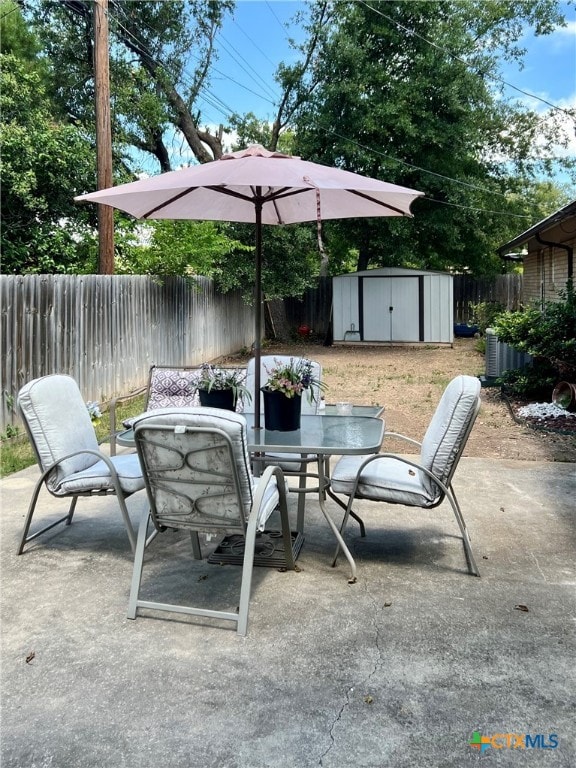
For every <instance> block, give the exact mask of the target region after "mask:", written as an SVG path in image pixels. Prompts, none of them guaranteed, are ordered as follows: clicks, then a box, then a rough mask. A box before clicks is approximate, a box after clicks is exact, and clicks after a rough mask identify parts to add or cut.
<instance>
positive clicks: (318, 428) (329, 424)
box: [244, 406, 385, 583]
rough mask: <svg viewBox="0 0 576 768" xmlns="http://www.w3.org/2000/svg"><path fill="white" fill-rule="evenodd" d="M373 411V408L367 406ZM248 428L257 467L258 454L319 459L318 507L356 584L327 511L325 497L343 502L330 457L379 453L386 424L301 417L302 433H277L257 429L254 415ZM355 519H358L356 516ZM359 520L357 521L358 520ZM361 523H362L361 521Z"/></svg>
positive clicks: (372, 420) (356, 418)
mask: <svg viewBox="0 0 576 768" xmlns="http://www.w3.org/2000/svg"><path fill="white" fill-rule="evenodd" d="M365 407H366V408H372V406H365ZM374 409H375V413H381V412H382V408H378V407H377V406H374ZM244 415H245V417H246V421H247V425H248V450H249V451H250V453H252V454H253V455H254V460H255V463H257V461H258V454H260V453H261V454H267V453H282V454H287V453H288V454H289V453H294V454H295V455H296V456H298V455H306V454H312V455H316V456H317V457H318V503H319V505H320V510H321V512H322V514H323V515H324V517H325V519H326V522H327V523H328V525H329V526H330V528H331V530H332V532H333V534H334V536H335V537H336V540H337V541H338V543H339V545H340V548H341V550H342V552H343V553H344V555H345V556H346V559H347V560H348V563H349V564H350V569H351V576H350V579H349V581H350V583H354V582H355V581H356V563H355V562H354V558H353V557H352V554H351V552H350V550H349V549H348V547H347V546H346V543H345V542H344V539H343V538H342V534H341V533H340V529H339V528H338V526H337V525H336V524H335V523H334V521H333V520H332V518H331V517H330V515H329V513H328V510H327V509H326V495H329V496H330V497H331V498H332V499H333V500H334V501H336V502H337V503H338V504H339V505H340V506H341V507H343V508H345V505H343V503H342V501H341V500H340V499H339V498H338V497H337V496H335V495H334V494H333V493H332V492H331V491H330V474H329V472H328V460H329V458H330V457H331V456H351V455H364V454H371V453H378V451H379V450H380V446H381V445H382V440H383V439H384V428H385V424H384V421H383V420H382V419H380V418H378V416H377V415H370V416H355V415H351V416H332V415H326V416H324V415H317V416H313V415H302V416H301V419H300V429H297V430H294V431H293V432H275V431H270V430H267V429H264V428H263V429H260V430H258V431H256V430H255V429H254V417H253V415H252V414H244ZM354 517H356V516H354ZM356 519H357V520H358V518H356ZM359 522H361V521H359ZM302 524H303V521H300V520H299V521H298V533H300V534H302V530H300V529H301V528H302Z"/></svg>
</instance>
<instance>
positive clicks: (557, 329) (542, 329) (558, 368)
mask: <svg viewBox="0 0 576 768" xmlns="http://www.w3.org/2000/svg"><path fill="white" fill-rule="evenodd" d="M559 296H560V300H559V301H555V302H552V301H551V302H547V303H546V305H545V306H544V309H536V308H530V309H526V310H524V311H523V312H503V313H501V314H500V315H498V316H497V317H496V318H495V321H494V330H495V331H496V334H497V335H498V338H499V339H500V341H504V342H506V343H507V344H509V345H510V346H511V347H514V349H517V350H519V351H520V352H527V353H528V354H529V355H531V356H532V357H533V358H534V359H535V361H545V362H546V363H547V367H544V366H543V367H542V374H543V376H544V377H545V378H546V377H548V376H549V372H550V370H551V371H552V374H551V375H552V376H553V377H555V378H556V379H558V378H563V377H566V376H573V375H576V294H575V293H574V289H573V286H572V283H571V282H570V283H569V284H568V287H567V289H566V290H565V291H561V292H559ZM537 372H538V366H536V373H537ZM545 372H546V373H545ZM543 383H544V381H543Z"/></svg>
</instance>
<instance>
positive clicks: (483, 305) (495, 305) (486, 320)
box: [470, 301, 504, 335]
mask: <svg viewBox="0 0 576 768" xmlns="http://www.w3.org/2000/svg"><path fill="white" fill-rule="evenodd" d="M470 308H471V310H472V322H473V323H474V325H477V326H478V330H479V331H480V333H481V334H482V335H484V334H485V333H486V328H491V327H492V324H493V323H494V319H495V318H496V317H497V316H498V315H500V314H502V312H503V311H504V304H501V303H500V302H499V301H479V302H478V303H477V304H472V305H471V307H470Z"/></svg>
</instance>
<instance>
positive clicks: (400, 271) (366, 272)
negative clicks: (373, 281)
mask: <svg viewBox="0 0 576 768" xmlns="http://www.w3.org/2000/svg"><path fill="white" fill-rule="evenodd" d="M392 275H395V276H397V277H398V276H400V275H406V276H409V275H414V276H416V275H443V276H445V277H452V275H451V274H450V273H449V272H434V271H429V270H425V269H408V268H407V267H376V268H375V269H363V270H361V271H360V272H345V273H344V274H343V275H335V277H378V276H380V277H388V276H392Z"/></svg>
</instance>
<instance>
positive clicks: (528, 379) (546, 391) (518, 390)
mask: <svg viewBox="0 0 576 768" xmlns="http://www.w3.org/2000/svg"><path fill="white" fill-rule="evenodd" d="M557 381H558V373H557V371H556V369H555V368H554V367H553V366H552V365H551V364H550V363H549V362H548V361H547V360H535V361H534V362H533V363H531V364H530V365H527V366H526V367H525V368H520V369H517V370H511V371H504V373H503V374H502V376H501V377H500V378H499V379H498V383H499V384H501V385H502V387H503V389H504V391H505V392H507V393H509V394H511V395H515V396H518V397H526V398H530V399H534V400H542V401H545V402H546V401H549V400H550V397H551V395H552V390H553V389H554V386H555V384H556V382H557Z"/></svg>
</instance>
